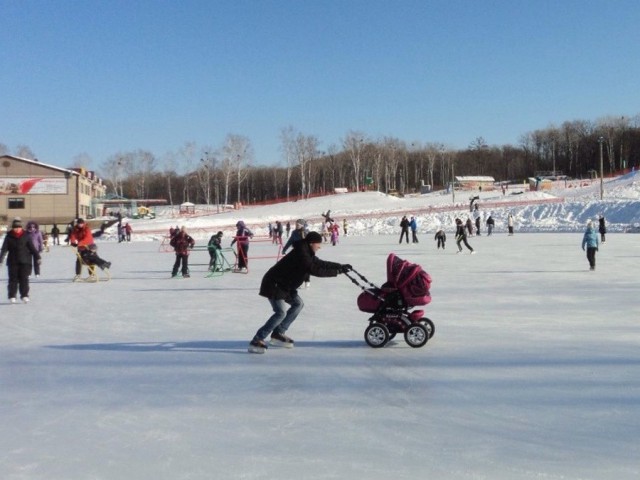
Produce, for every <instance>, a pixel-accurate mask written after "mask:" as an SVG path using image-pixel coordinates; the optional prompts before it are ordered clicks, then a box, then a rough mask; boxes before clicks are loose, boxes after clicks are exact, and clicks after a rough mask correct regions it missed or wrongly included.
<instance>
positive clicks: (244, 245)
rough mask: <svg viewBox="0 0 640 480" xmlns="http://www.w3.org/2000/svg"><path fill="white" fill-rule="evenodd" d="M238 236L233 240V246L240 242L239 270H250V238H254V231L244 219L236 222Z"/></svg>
mask: <svg viewBox="0 0 640 480" xmlns="http://www.w3.org/2000/svg"><path fill="white" fill-rule="evenodd" d="M236 228H237V229H238V230H236V236H235V237H233V240H231V246H232V247H233V244H234V243H236V242H237V243H238V270H237V271H238V272H248V271H249V239H250V238H253V232H252V231H251V230H249V227H247V226H246V225H245V224H244V222H243V221H242V220H240V221H238V223H236Z"/></svg>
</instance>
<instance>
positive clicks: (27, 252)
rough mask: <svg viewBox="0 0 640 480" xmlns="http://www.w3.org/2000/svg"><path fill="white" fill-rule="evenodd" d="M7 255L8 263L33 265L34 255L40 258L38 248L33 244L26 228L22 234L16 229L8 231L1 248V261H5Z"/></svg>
mask: <svg viewBox="0 0 640 480" xmlns="http://www.w3.org/2000/svg"><path fill="white" fill-rule="evenodd" d="M7 254H8V255H7ZM5 255H6V256H7V265H14V264H15V265H31V262H32V259H33V258H34V257H35V258H36V259H39V258H40V253H39V252H38V249H37V248H36V247H34V246H33V242H31V239H30V237H29V235H27V232H26V231H24V230H22V234H21V235H17V234H16V232H15V231H14V230H9V231H8V232H7V235H6V236H5V237H4V242H2V250H0V262H2V261H4V257H5Z"/></svg>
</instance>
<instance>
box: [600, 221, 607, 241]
mask: <svg viewBox="0 0 640 480" xmlns="http://www.w3.org/2000/svg"><path fill="white" fill-rule="evenodd" d="M598 231H599V232H600V241H601V242H602V243H604V242H605V241H606V240H605V235H606V234H607V226H606V225H605V223H604V216H603V215H600V218H598Z"/></svg>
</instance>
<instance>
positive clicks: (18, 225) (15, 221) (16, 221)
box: [11, 217, 22, 228]
mask: <svg viewBox="0 0 640 480" xmlns="http://www.w3.org/2000/svg"><path fill="white" fill-rule="evenodd" d="M11 228H22V219H21V218H20V217H16V218H14V219H13V222H11Z"/></svg>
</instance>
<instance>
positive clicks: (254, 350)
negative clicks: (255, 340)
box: [247, 345, 267, 354]
mask: <svg viewBox="0 0 640 480" xmlns="http://www.w3.org/2000/svg"><path fill="white" fill-rule="evenodd" d="M266 350H267V349H266V348H263V347H254V346H253V345H250V346H249V348H248V349H247V351H248V352H249V353H259V354H260V353H264V352H265V351H266Z"/></svg>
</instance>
